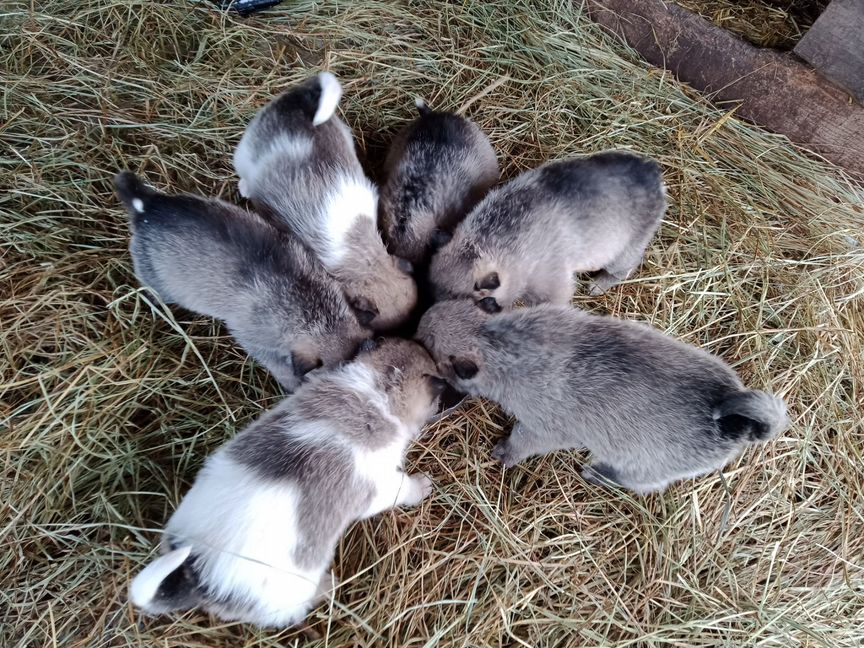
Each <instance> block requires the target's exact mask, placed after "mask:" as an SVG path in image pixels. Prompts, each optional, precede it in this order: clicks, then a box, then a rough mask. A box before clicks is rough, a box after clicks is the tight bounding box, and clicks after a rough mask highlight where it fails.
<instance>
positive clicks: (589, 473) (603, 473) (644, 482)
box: [582, 461, 672, 495]
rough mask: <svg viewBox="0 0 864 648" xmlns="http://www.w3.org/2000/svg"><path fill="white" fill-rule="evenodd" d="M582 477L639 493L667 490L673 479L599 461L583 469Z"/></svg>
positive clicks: (600, 484)
mask: <svg viewBox="0 0 864 648" xmlns="http://www.w3.org/2000/svg"><path fill="white" fill-rule="evenodd" d="M582 478H583V479H584V480H585V481H587V482H590V483H592V484H594V485H596V486H603V487H604V488H612V489H615V488H624V489H627V490H630V491H633V492H634V493H637V494H638V495H648V494H650V493H659V492H661V491H664V490H666V487H667V486H669V484H670V483H671V481H672V480H671V479H668V478H663V477H660V476H657V475H652V476H647V475H641V474H640V475H637V474H636V473H634V472H633V471H632V470H627V469H626V468H621V467H615V466H612V465H611V464H608V463H604V462H602V461H601V462H598V463H595V464H592V465H590V466H585V468H583V469H582Z"/></svg>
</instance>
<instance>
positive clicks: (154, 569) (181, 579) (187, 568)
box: [129, 546, 200, 614]
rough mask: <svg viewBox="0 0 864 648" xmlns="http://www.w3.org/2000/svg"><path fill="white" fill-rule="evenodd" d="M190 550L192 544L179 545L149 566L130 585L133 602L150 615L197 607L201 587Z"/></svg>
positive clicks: (130, 596) (130, 597) (130, 595)
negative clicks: (193, 566)
mask: <svg viewBox="0 0 864 648" xmlns="http://www.w3.org/2000/svg"><path fill="white" fill-rule="evenodd" d="M191 552H192V547H190V546H185V547H180V548H178V549H174V550H173V551H169V552H168V553H166V554H164V555H162V556H159V557H158V558H157V559H156V560H154V561H153V562H152V563H150V564H149V565H147V566H146V567H145V568H144V569H143V570H142V571H141V573H139V574H138V575H137V576H136V577H135V578H134V579H133V580H132V584H131V585H130V586H129V599H130V600H131V601H132V604H133V605H134V606H135V607H138V608H141V609H142V610H144V611H145V612H149V613H150V614H163V613H165V612H171V611H172V610H188V609H189V608H192V607H195V605H196V604H197V603H198V602H199V598H200V589H199V584H198V576H197V574H196V573H195V571H194V569H193V568H192V565H191V562H192V558H190V553H191Z"/></svg>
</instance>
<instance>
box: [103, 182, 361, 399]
mask: <svg viewBox="0 0 864 648" xmlns="http://www.w3.org/2000/svg"><path fill="white" fill-rule="evenodd" d="M114 185H115V188H116V191H117V195H118V196H119V197H120V200H121V201H122V202H123V205H124V206H125V207H126V209H127V211H128V212H129V215H130V217H131V229H132V240H131V243H130V245H129V250H130V252H131V253H132V261H133V264H134V267H135V274H136V275H137V277H138V280H139V281H141V283H142V284H144V285H145V286H147V287H148V288H149V289H150V290H152V291H153V292H154V293H156V294H157V295H158V296H159V297H160V298H161V299H162V300H163V301H165V302H168V303H174V304H179V305H181V306H183V307H184V308H188V309H189V310H192V311H195V312H197V313H201V314H204V315H209V316H210V317H215V318H217V319H221V320H223V321H225V323H226V324H227V325H228V329H229V330H230V331H231V334H232V335H233V336H234V338H235V339H236V340H237V341H238V342H239V343H240V344H241V346H243V348H244V349H245V350H246V351H247V352H248V353H249V355H250V356H252V357H253V358H255V359H256V360H257V361H258V362H260V363H261V364H262V365H264V366H265V367H266V368H267V369H268V370H270V372H271V373H272V374H273V375H274V376H275V377H276V379H277V380H278V381H279V382H280V383H281V384H282V386H283V387H284V388H285V389H287V390H288V391H293V390H294V389H295V388H296V387H297V385H298V384H299V382H300V379H301V378H302V377H303V376H304V375H305V374H306V373H307V372H309V371H311V370H312V369H315V368H316V367H320V366H328V367H329V366H332V365H334V364H337V363H338V362H341V361H342V360H345V359H346V358H348V357H350V356H351V355H352V354H353V353H354V352H355V350H356V349H357V347H358V346H359V345H360V343H361V342H362V341H363V340H365V339H367V338H369V337H370V335H371V331H369V330H367V329H365V328H363V327H362V326H361V325H360V323H359V322H358V321H357V317H356V316H355V315H354V313H353V312H352V311H351V309H350V308H349V306H348V304H347V303H346V301H345V297H344V295H343V294H342V291H341V290H340V289H339V286H338V285H337V284H336V283H335V282H334V281H333V280H332V279H331V278H330V277H329V276H328V275H327V273H326V272H324V269H323V268H321V267H320V266H319V265H318V264H317V262H316V261H315V260H314V259H313V258H312V257H311V255H310V254H309V253H308V252H307V251H306V249H305V248H304V247H303V246H302V245H301V244H300V243H299V242H297V241H296V240H295V239H294V238H293V237H291V236H290V235H287V234H284V233H282V232H279V231H278V230H276V229H275V228H273V227H271V226H270V225H268V224H267V223H265V222H264V221H262V220H260V219H259V218H257V217H256V216H255V215H253V214H249V213H248V212H246V211H243V210H241V209H239V208H237V207H234V206H233V205H229V204H227V203H224V202H221V201H219V200H208V199H205V198H200V197H197V196H169V195H166V194H163V193H160V192H158V191H155V190H153V189H151V188H149V187H146V186H145V185H144V184H143V183H142V182H141V181H140V180H139V179H138V178H137V177H136V176H135V175H134V174H133V173H130V172H128V171H127V172H124V173H120V174H119V175H117V177H116V178H115V180H114Z"/></svg>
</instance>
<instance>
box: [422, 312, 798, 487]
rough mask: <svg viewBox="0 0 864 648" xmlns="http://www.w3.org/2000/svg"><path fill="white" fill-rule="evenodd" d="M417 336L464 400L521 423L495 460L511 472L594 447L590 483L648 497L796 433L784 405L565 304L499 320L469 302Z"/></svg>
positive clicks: (637, 329) (440, 315) (686, 350)
mask: <svg viewBox="0 0 864 648" xmlns="http://www.w3.org/2000/svg"><path fill="white" fill-rule="evenodd" d="M417 335H418V339H420V340H421V341H422V342H423V344H424V345H425V346H426V348H427V349H429V350H430V352H431V353H432V355H433V357H434V358H435V360H436V362H437V363H438V369H439V371H441V373H442V374H443V376H444V377H445V378H447V379H448V380H450V381H452V382H453V384H454V385H455V386H456V388H457V389H459V390H461V391H465V392H468V393H469V394H472V395H476V396H483V397H486V398H489V399H491V400H494V401H497V402H498V403H500V404H501V406H502V407H504V409H506V410H507V411H508V412H510V413H511V414H513V415H514V416H515V417H516V419H517V423H516V425H515V427H514V428H513V431H512V432H511V434H510V436H509V438H507V439H505V440H502V441H501V442H500V443H498V445H497V446H496V447H495V450H494V453H493V454H494V456H495V457H496V458H498V459H499V460H501V461H502V462H503V463H504V465H505V466H508V467H509V466H514V465H516V464H518V463H520V462H521V461H523V460H524V459H526V458H527V457H530V456H532V455H538V454H545V453H548V452H552V451H554V450H564V449H568V448H587V449H588V450H590V451H591V461H592V463H591V466H590V467H587V468H585V469H584V471H583V473H582V474H583V476H584V477H585V478H586V479H589V480H591V481H595V482H604V483H605V482H611V483H614V484H618V485H620V486H623V487H626V488H629V489H632V490H634V491H636V492H638V493H648V492H652V491H661V490H663V489H665V488H666V487H667V486H668V485H669V484H670V483H671V482H673V481H675V480H678V479H686V478H690V477H695V476H698V475H702V474H705V473H708V472H710V471H713V470H716V469H718V468H721V467H722V466H724V465H725V464H726V463H727V462H728V461H730V460H731V459H732V458H733V457H735V456H736V455H737V454H739V453H740V451H741V450H742V448H744V447H745V446H746V445H748V444H751V443H762V442H764V441H766V440H768V439H771V438H773V437H774V436H776V435H777V434H779V433H780V432H781V431H782V430H783V429H784V428H785V427H786V425H787V424H788V421H787V418H786V408H785V405H784V403H783V401H782V400H780V399H779V398H776V397H774V396H770V395H769V394H766V393H764V392H761V391H754V390H748V389H746V388H745V387H744V386H743V385H742V383H741V380H740V379H739V378H738V376H737V375H736V374H735V372H734V371H733V370H732V369H731V368H730V367H729V366H728V365H727V364H726V363H724V362H723V361H722V360H720V359H719V358H717V357H716V356H713V355H711V354H709V353H706V352H704V351H702V350H700V349H697V348H695V347H692V346H689V345H686V344H683V343H682V342H679V341H677V340H675V339H673V338H671V337H668V336H666V335H663V334H662V333H660V332H659V331H656V330H654V329H652V328H651V327H649V326H646V325H643V324H638V323H635V322H627V321H623V320H618V319H614V318H611V317H598V316H595V315H589V314H587V313H584V312H582V311H579V310H575V309H572V308H569V307H564V306H554V305H543V306H536V307H533V308H528V309H520V310H516V311H511V312H508V313H501V314H498V315H490V314H488V313H486V312H484V311H482V310H481V309H479V308H476V307H475V306H474V305H473V304H472V303H471V301H470V300H458V301H448V302H441V303H440V304H436V305H435V306H433V307H432V308H431V309H430V310H429V311H427V312H426V314H425V315H424V316H423V319H422V320H421V322H420V326H419V329H418V333H417Z"/></svg>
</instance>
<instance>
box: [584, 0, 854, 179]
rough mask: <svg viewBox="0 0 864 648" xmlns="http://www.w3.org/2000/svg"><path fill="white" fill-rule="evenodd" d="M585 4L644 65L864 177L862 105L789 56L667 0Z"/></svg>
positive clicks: (610, 0)
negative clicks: (665, 72) (757, 44)
mask: <svg viewBox="0 0 864 648" xmlns="http://www.w3.org/2000/svg"><path fill="white" fill-rule="evenodd" d="M585 1H586V4H587V7H588V10H589V13H590V15H591V17H592V19H593V20H595V21H596V22H598V23H599V24H601V25H603V26H604V27H606V28H607V29H609V30H610V31H611V32H613V33H614V34H616V35H617V36H619V37H620V38H621V39H622V40H624V42H626V43H627V44H628V45H630V46H631V47H633V48H634V49H635V50H637V51H638V52H639V53H640V54H641V55H642V56H643V57H644V58H645V59H646V60H648V61H649V62H650V63H653V64H654V65H657V66H659V67H664V68H666V69H668V70H670V71H671V72H673V73H674V74H675V76H676V77H677V78H678V79H679V80H680V81H683V82H685V83H689V84H690V85H692V86H693V87H694V88H696V89H697V90H700V91H703V92H705V93H707V94H708V95H709V99H711V100H712V101H714V102H715V103H717V104H725V106H726V107H728V106H729V104H739V108H738V111H737V112H736V115H739V116H741V117H743V118H745V119H748V120H750V121H753V122H755V123H757V124H759V125H761V126H764V127H765V128H767V129H769V130H772V131H774V132H776V133H781V134H783V135H786V136H787V137H788V138H789V139H790V140H792V141H793V142H795V143H797V144H800V145H802V146H804V147H806V148H809V149H811V150H812V151H814V152H816V153H819V154H820V155H823V156H824V157H825V158H827V159H828V160H831V161H832V162H834V163H835V164H837V165H839V166H842V167H845V168H846V169H848V170H849V171H851V172H852V173H853V174H854V175H856V176H858V177H859V178H864V107H862V106H861V105H860V104H858V103H857V102H855V101H854V100H853V99H852V98H851V97H850V96H849V95H848V94H846V93H845V92H843V91H842V90H840V89H839V88H837V87H836V86H834V85H833V84H831V83H830V82H828V81H827V80H825V79H824V78H823V77H821V76H820V75H819V74H817V73H816V72H815V71H813V70H812V69H811V68H810V67H809V66H807V65H805V64H803V63H801V62H799V61H797V60H796V59H795V58H794V57H793V56H792V55H790V54H782V53H780V52H776V51H774V50H771V49H763V48H759V47H754V46H753V45H750V44H749V43H746V42H744V41H743V40H741V39H740V38H738V37H737V36H734V35H733V34H731V33H729V32H727V31H726V30H725V29H721V28H719V27H716V26H715V25H714V24H712V23H711V22H709V21H707V20H705V19H703V18H702V17H700V16H698V15H696V14H694V13H692V12H690V11H687V10H686V9H683V8H682V7H679V6H678V5H676V4H673V3H672V2H663V1H662V0H585ZM859 1H860V0H859Z"/></svg>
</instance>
